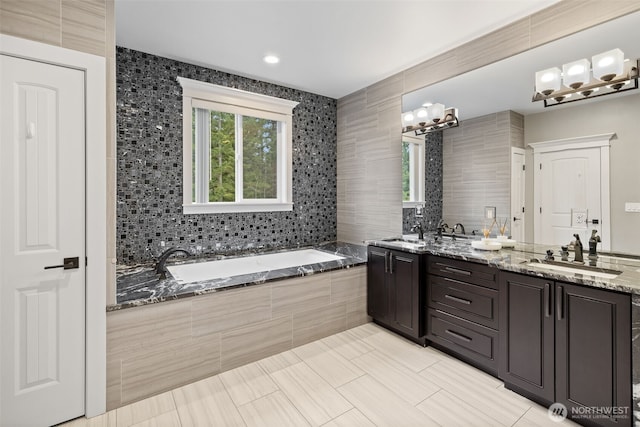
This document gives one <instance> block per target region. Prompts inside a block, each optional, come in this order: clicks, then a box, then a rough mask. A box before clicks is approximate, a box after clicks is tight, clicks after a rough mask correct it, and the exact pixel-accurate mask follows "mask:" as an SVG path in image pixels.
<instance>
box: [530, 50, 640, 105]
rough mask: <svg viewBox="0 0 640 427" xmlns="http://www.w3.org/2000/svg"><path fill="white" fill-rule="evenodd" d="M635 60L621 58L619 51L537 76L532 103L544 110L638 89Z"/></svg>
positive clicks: (551, 69)
mask: <svg viewBox="0 0 640 427" xmlns="http://www.w3.org/2000/svg"><path fill="white" fill-rule="evenodd" d="M638 65H639V61H638V60H633V61H630V60H628V59H626V60H625V59H624V53H623V52H622V51H621V50H620V49H613V50H609V51H607V52H603V53H600V54H598V55H594V56H593V57H592V58H591V62H589V60H588V59H580V60H577V61H572V62H569V63H567V64H564V65H563V66H562V71H560V68H558V67H554V68H548V69H546V70H542V71H538V72H537V73H536V76H535V78H536V83H535V93H534V95H533V99H532V101H533V102H536V101H544V106H545V107H551V106H554V105H558V104H564V103H567V102H575V101H581V100H584V99H590V98H595V97H596V96H603V95H610V94H613V93H618V92H623V91H626V90H632V89H638Z"/></svg>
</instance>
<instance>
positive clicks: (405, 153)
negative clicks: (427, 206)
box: [402, 135, 425, 208]
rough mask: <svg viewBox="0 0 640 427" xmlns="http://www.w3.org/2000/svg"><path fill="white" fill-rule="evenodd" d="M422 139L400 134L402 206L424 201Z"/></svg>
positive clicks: (409, 206)
mask: <svg viewBox="0 0 640 427" xmlns="http://www.w3.org/2000/svg"><path fill="white" fill-rule="evenodd" d="M424 169H425V152H424V139H423V138H418V137H413V136H405V135H403V136H402V206H403V207H405V208H412V207H415V206H416V205H417V204H423V203H424V180H425V175H424Z"/></svg>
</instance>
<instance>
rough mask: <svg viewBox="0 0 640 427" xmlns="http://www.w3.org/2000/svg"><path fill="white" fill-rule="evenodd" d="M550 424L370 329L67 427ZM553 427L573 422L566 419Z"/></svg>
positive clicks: (452, 363)
mask: <svg viewBox="0 0 640 427" xmlns="http://www.w3.org/2000/svg"><path fill="white" fill-rule="evenodd" d="M309 425H312V426H327V427H328V426H331V427H340V426H344V427H347V426H348V427H354V426H393V427H399V426H437V425H441V426H465V427H466V426H517V427H525V426H558V425H559V424H558V423H556V422H553V421H551V420H550V419H549V418H548V417H547V410H546V409H545V408H543V407H541V406H539V405H537V404H535V403H533V402H531V401H529V400H527V399H525V398H523V397H521V396H519V395H517V394H515V393H513V392H511V391H509V390H506V389H505V388H504V386H503V384H502V382H500V381H499V380H497V379H495V378H493V377H491V376H489V375H487V374H485V373H483V372H481V371H479V370H477V369H475V368H472V367H470V366H469V365H467V364H465V363H462V362H460V361H458V360H456V359H454V358H452V357H450V356H448V355H446V354H444V353H441V352H439V351H437V350H434V349H432V348H423V347H420V346H418V345H416V344H413V343H411V342H409V341H407V340H405V339H403V338H401V337H399V336H397V335H395V334H393V333H390V332H388V331H386V330H385V329H383V328H381V327H379V326H377V325H375V324H373V323H368V324H366V325H362V326H359V327H357V328H354V329H350V330H348V331H345V332H342V333H339V334H336V335H332V336H330V337H327V338H324V339H322V340H319V341H315V342H312V343H310V344H307V345H304V346H302V347H297V348H294V349H293V350H290V351H287V352H284V353H281V354H278V355H275V356H272V357H269V358H266V359H263V360H260V361H258V362H255V363H251V364H249V365H245V366H242V367H240V368H236V369H234V370H231V371H227V372H224V373H222V374H219V375H216V376H214V377H210V378H207V379H205V380H202V381H199V382H196V383H193V384H190V385H187V386H184V387H180V388H177V389H175V390H172V391H169V392H166V393H163V394H161V395H158V396H155V397H152V398H149V399H145V400H142V401H139V402H136V403H133V404H131V405H128V406H125V407H122V408H118V409H116V410H113V411H111V412H108V413H106V414H104V415H102V416H100V417H95V418H92V419H89V420H87V419H84V418H82V419H77V420H74V421H72V422H69V423H67V424H65V426H66V427H84V426H90V427H102V426H104V427H130V426H136V427H143V426H144V427H153V426H157V427H173V426H175V427H190V426H203V427H208V426H214V427H218V426H274V427H282V426H295V427H300V426H309ZM560 425H565V426H567V425H576V424H574V423H572V422H570V421H564V422H563V423H562V424H560Z"/></svg>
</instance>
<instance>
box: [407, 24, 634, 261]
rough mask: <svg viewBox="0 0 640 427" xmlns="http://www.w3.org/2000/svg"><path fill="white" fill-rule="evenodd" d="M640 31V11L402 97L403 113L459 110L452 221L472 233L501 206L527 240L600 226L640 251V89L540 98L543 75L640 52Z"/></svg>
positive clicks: (447, 182)
mask: <svg viewBox="0 0 640 427" xmlns="http://www.w3.org/2000/svg"><path fill="white" fill-rule="evenodd" d="M637 28H640V13H634V14H630V15H627V16H624V17H621V18H618V19H615V20H613V21H610V22H607V23H604V24H601V25H599V26H596V27H593V28H591V29H588V30H585V31H582V32H579V33H576V34H573V35H571V36H568V37H565V38H563V39H561V40H558V41H555V42H552V43H549V44H546V45H543V46H541V47H538V48H535V49H532V50H530V51H527V52H524V53H522V54H519V55H516V56H513V57H510V58H508V59H505V60H502V61H499V62H497V63H494V64H491V65H488V66H486V67H483V68H480V69H477V70H474V71H471V72H468V73H465V74H462V75H460V76H457V77H454V78H451V79H449V80H446V81H443V82H440V83H437V84H434V85H431V86H428V87H425V88H422V89H419V90H416V91H414V92H411V93H407V94H405V95H404V96H403V97H402V110H403V111H409V110H414V109H417V108H418V107H420V106H422V105H423V104H424V103H427V102H438V103H442V104H444V105H445V106H446V107H455V108H457V109H458V111H459V118H460V126H459V127H457V128H453V129H448V130H444V131H442V134H443V145H442V147H443V148H442V152H443V153H442V159H443V164H442V169H443V170H442V180H443V184H442V200H443V203H442V217H443V219H444V220H445V222H447V223H448V224H455V223H458V222H460V223H462V224H464V226H465V227H466V229H467V232H469V230H473V229H479V228H481V227H482V225H483V222H484V219H483V215H484V214H485V212H486V208H487V207H496V216H497V218H498V219H499V220H500V221H506V222H507V223H508V228H509V229H510V230H509V232H510V234H512V235H514V237H516V238H517V239H518V240H520V241H527V242H535V243H542V244H551V245H558V244H565V243H568V242H569V240H570V239H571V236H572V235H573V233H574V232H578V233H579V234H580V235H581V237H582V238H583V239H584V240H586V239H588V236H589V235H590V234H591V230H592V229H598V231H599V233H600V235H601V236H602V238H603V244H602V248H603V249H605V250H609V251H612V252H623V253H634V254H639V253H640V244H639V243H638V242H640V212H637V211H636V210H637V207H640V175H639V173H638V170H639V169H638V167H639V166H640V89H638V90H628V91H625V92H621V93H618V94H613V95H606V96H600V97H594V98H593V99H589V100H583V101H575V102H571V103H566V104H561V105H554V106H550V107H545V106H544V104H543V103H542V102H532V97H533V94H534V79H535V73H536V71H540V70H543V69H546V68H550V67H560V68H562V65H563V64H566V63H568V62H571V61H574V60H578V59H581V58H587V59H591V57H592V56H593V55H596V54H599V53H601V52H605V51H608V50H611V49H614V48H619V49H621V50H622V51H623V52H624V54H625V57H626V58H630V59H631V60H636V59H638V58H640V42H638V40H637V38H636V37H630V35H631V34H635V32H636V31H637ZM587 148H588V149H590V150H587ZM427 149H428V148H427ZM572 150H573V151H572ZM567 153H570V154H571V155H567ZM590 156H591V157H590ZM523 165H526V168H524V171H523ZM541 170H542V171H543V172H540V171H541ZM426 173H427V174H429V171H428V170H427V172H426ZM594 176H596V178H598V179H595V178H594ZM430 190H431V189H429V188H425V191H426V192H427V193H429V191H430ZM522 208H524V209H525V213H524V214H522V212H521V211H522Z"/></svg>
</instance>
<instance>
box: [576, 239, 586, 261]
mask: <svg viewBox="0 0 640 427" xmlns="http://www.w3.org/2000/svg"><path fill="white" fill-rule="evenodd" d="M573 237H575V238H576V240H575V241H574V242H573V251H574V252H575V256H574V259H573V260H574V261H575V262H584V258H583V257H582V242H581V241H580V235H579V234H574V235H573Z"/></svg>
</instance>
